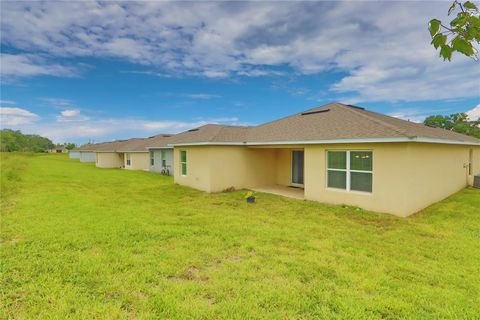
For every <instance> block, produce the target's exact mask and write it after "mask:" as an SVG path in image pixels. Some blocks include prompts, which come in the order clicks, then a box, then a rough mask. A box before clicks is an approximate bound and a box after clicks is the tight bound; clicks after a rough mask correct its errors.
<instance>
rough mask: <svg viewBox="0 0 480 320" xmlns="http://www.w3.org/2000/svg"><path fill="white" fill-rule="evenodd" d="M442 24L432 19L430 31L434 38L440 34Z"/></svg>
mask: <svg viewBox="0 0 480 320" xmlns="http://www.w3.org/2000/svg"><path fill="white" fill-rule="evenodd" d="M441 24H442V22H441V21H440V20H437V19H432V20H430V23H429V27H428V31H430V35H431V36H432V37H433V36H434V35H436V34H437V33H438V30H440V25H441Z"/></svg>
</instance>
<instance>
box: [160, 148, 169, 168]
mask: <svg viewBox="0 0 480 320" xmlns="http://www.w3.org/2000/svg"><path fill="white" fill-rule="evenodd" d="M160 164H161V165H162V168H166V167H167V151H166V150H160Z"/></svg>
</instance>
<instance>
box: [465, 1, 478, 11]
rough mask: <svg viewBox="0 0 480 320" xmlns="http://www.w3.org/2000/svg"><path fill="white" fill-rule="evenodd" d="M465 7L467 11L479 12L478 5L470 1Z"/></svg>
mask: <svg viewBox="0 0 480 320" xmlns="http://www.w3.org/2000/svg"><path fill="white" fill-rule="evenodd" d="M463 6H464V7H465V8H467V9H470V10H477V11H478V8H477V6H476V5H474V4H473V3H471V2H470V1H467V2H465V3H464V4H463Z"/></svg>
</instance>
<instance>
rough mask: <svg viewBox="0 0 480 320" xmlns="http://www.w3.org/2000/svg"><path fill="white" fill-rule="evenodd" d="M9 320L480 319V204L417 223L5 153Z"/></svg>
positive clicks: (471, 195) (470, 196)
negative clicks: (246, 196)
mask: <svg viewBox="0 0 480 320" xmlns="http://www.w3.org/2000/svg"><path fill="white" fill-rule="evenodd" d="M1 160H2V161H1V165H2V167H1V172H2V177H1V178H2V180H1V181H2V183H1V186H2V203H1V206H2V207H1V209H2V216H1V238H2V243H1V257H0V258H1V283H0V293H1V306H0V308H1V309H0V318H2V319H6V318H18V319H22V318H30V319H32V318H34V319H43V318H52V319H67V318H79V319H80V318H82V319H93V318H101V319H103V318H120V319H121V318H125V319H127V318H128V319H132V318H137V319H150V318H167V319H225V318H228V319H256V318H267V319H319V318H320V319H321V318H325V319H332V318H343V319H364V318H371V319H376V318H383V319H398V318H407V319H409V318H422V319H438V318H455V319H459V318H464V319H474V318H478V317H479V314H480V298H479V297H480V262H479V261H480V209H479V208H480V190H474V189H465V190H463V191H462V192H460V193H458V194H456V195H454V196H452V197H450V198H449V199H447V200H445V201H443V202H441V203H438V204H436V205H434V206H432V207H430V208H428V209H426V210H424V211H423V212H421V213H419V214H416V215H414V216H412V217H410V218H408V219H401V218H396V217H393V216H389V215H384V214H377V213H371V212H366V211H357V210H355V209H352V208H342V207H340V206H329V205H324V204H319V203H316V202H310V201H298V200H291V199H287V198H282V197H278V196H274V195H269V194H258V195H257V203H256V204H254V205H249V204H247V203H245V200H244V198H243V192H232V193H223V194H213V195H209V194H205V193H202V192H199V191H195V190H193V189H190V188H186V187H181V186H177V185H174V184H173V181H172V179H171V178H169V177H165V176H161V175H158V174H153V173H148V172H138V171H137V172H133V171H126V170H115V169H112V170H109V169H97V168H95V167H94V164H85V163H79V162H78V160H77V161H74V160H69V159H67V157H66V156H59V155H19V154H2V159H1Z"/></svg>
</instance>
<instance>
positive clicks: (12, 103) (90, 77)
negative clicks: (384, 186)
mask: <svg viewBox="0 0 480 320" xmlns="http://www.w3.org/2000/svg"><path fill="white" fill-rule="evenodd" d="M450 2H451V1H450ZM0 5H1V33H2V37H1V109H0V115H1V125H2V128H13V129H21V130H22V131H24V132H27V133H37V134H41V135H44V136H47V137H49V138H51V139H53V140H54V141H55V142H64V141H74V142H77V143H83V142H86V141H88V140H94V141H104V140H109V139H114V138H127V137H132V136H149V135H153V134H157V133H163V132H179V131H183V130H186V129H189V128H191V127H195V126H198V125H202V124H204V123H212V122H213V123H224V124H247V125H254V124H259V123H262V122H265V121H269V120H273V119H276V118H279V117H282V116H285V115H288V114H292V113H295V112H299V111H302V110H305V109H308V108H311V107H314V106H318V105H321V104H325V103H328V102H332V101H340V102H345V103H352V104H356V105H361V106H363V107H366V108H368V109H370V110H374V111H377V112H382V113H386V114H389V115H393V116H397V117H401V118H404V119H410V120H413V121H421V120H423V118H424V117H425V116H426V115H430V114H450V113H455V112H465V111H469V110H473V111H471V112H470V114H471V115H472V116H475V114H476V116H478V115H479V114H480V107H479V105H480V82H479V81H480V80H479V79H480V64H479V62H475V61H474V60H472V59H469V58H466V57H464V56H461V55H455V56H454V57H453V61H452V62H443V61H442V60H441V59H440V58H438V55H437V52H435V50H434V49H433V47H431V46H430V44H429V42H430V37H429V34H428V31H427V23H428V21H429V20H430V19H431V18H444V16H445V12H446V11H447V10H448V7H449V1H447V2H445V1H439V2H433V3H428V2H426V1H419V2H414V1H402V2H392V1H383V2H376V1H367V2H361V1H351V2H326V1H320V2H204V3H200V2H195V3H191V2H154V1H151V2H147V1H142V2H113V1H107V2H94V1H92V2H87V1H76V2H75V1H71V2H56V1H55V2H39V1H35V2H23V1H21V2H18V1H17V2H13V1H12V2H9V1H2V2H1V4H0ZM475 107H476V109H474V108H475Z"/></svg>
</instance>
